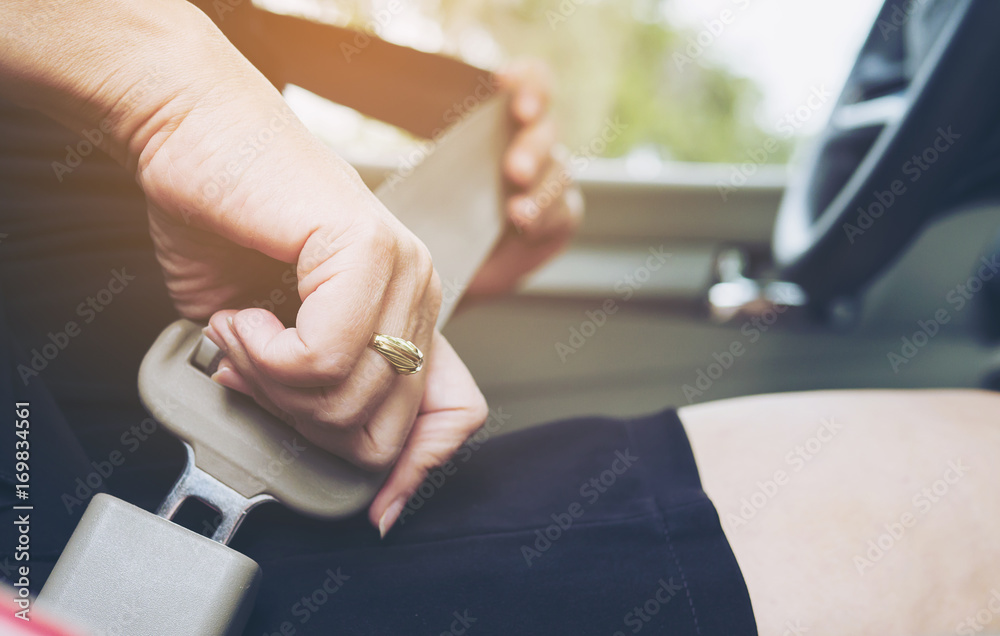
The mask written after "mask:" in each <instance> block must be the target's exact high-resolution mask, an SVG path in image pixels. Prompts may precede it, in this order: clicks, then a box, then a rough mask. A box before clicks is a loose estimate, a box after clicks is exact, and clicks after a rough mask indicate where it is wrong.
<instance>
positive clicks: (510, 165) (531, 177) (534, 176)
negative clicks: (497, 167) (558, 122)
mask: <svg viewBox="0 0 1000 636" xmlns="http://www.w3.org/2000/svg"><path fill="white" fill-rule="evenodd" d="M555 143H556V126H555V122H554V121H553V120H552V119H551V118H549V117H546V118H545V119H543V120H541V121H539V122H536V123H534V124H531V125H530V126H526V127H524V128H522V129H521V130H519V131H518V132H517V133H516V134H515V135H514V139H513V140H512V141H511V143H510V145H509V146H508V147H507V151H506V152H505V153H504V158H503V170H504V176H506V177H507V178H508V179H509V180H510V181H511V182H512V183H513V184H514V185H516V186H519V187H522V188H527V187H529V186H530V185H531V184H533V183H535V182H536V181H538V179H539V178H540V176H541V175H542V174H543V171H544V170H545V168H546V165H547V163H548V162H549V161H550V158H551V155H552V147H553V146H554V145H555Z"/></svg>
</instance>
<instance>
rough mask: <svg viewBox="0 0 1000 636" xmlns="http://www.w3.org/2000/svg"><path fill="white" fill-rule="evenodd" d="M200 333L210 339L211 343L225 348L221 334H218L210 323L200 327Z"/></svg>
mask: <svg viewBox="0 0 1000 636" xmlns="http://www.w3.org/2000/svg"><path fill="white" fill-rule="evenodd" d="M201 333H202V335H204V336H205V337H206V338H208V339H209V340H211V341H212V343H213V344H214V345H215V346H216V347H218V348H220V349H225V348H226V341H225V340H223V339H222V336H220V335H219V332H218V331H216V330H215V327H213V326H212V325H208V326H207V327H205V328H204V329H202V330H201Z"/></svg>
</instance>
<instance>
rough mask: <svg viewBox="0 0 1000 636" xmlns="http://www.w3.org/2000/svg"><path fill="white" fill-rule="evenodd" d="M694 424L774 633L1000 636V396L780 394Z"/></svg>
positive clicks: (707, 408)
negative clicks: (988, 635)
mask: <svg viewBox="0 0 1000 636" xmlns="http://www.w3.org/2000/svg"><path fill="white" fill-rule="evenodd" d="M680 417H681V420H682V421H683V422H684V426H685V429H686V430H687V433H688V436H689V438H690V440H691V445H692V447H693V449H694V454H695V458H696V459H697V462H698V468H699V470H700V472H701V479H702V482H703V485H704V489H705V492H706V493H708V495H709V497H711V498H712V501H713V502H714V503H715V506H716V508H717V509H718V512H719V516H720V518H721V521H722V526H723V528H724V530H725V533H726V536H727V537H728V538H729V542H730V544H731V545H732V548H733V552H734V553H735V555H736V559H737V561H739V564H740V567H741V569H742V570H743V574H744V576H745V578H746V583H747V588H748V589H749V592H750V598H751V601H752V602H753V606H754V612H755V614H756V617H757V623H758V628H759V630H760V634H761V636H782V635H786V634H787V635H793V634H797V633H798V634H809V635H810V636H819V635H821V634H831V635H837V636H842V635H844V634H852V635H853V634H880V635H891V634H901V635H902V634H907V635H916V636H919V635H924V634H926V635H936V634H956V633H957V634H978V633H981V632H982V631H984V630H985V632H987V633H989V632H1000V394H995V393H987V392H983V391H968V390H940V391H840V392H817V393H797V394H785V395H767V396H758V397H750V398H741V399H735V400H725V401H721V402H716V403H712V404H704V405H698V406H693V407H686V408H684V409H681V411H680ZM991 605H992V607H991ZM970 619H971V622H970ZM807 630H808V631H807Z"/></svg>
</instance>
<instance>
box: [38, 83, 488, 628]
mask: <svg viewBox="0 0 1000 636" xmlns="http://www.w3.org/2000/svg"><path fill="white" fill-rule="evenodd" d="M506 140H507V115H506V99H505V98H504V97H502V96H500V97H497V98H493V99H492V100H491V101H488V102H486V103H484V104H483V105H481V107H480V108H478V109H477V110H476V111H474V112H473V113H472V114H471V115H470V116H469V117H468V118H467V119H466V120H465V121H462V122H459V123H458V124H457V125H456V126H455V128H454V130H453V132H449V133H446V135H445V137H444V138H442V139H439V140H438V141H437V142H435V143H434V145H435V146H436V147H435V149H434V151H433V152H432V153H431V154H430V155H429V156H428V157H427V158H426V159H425V160H424V162H423V163H422V164H421V165H419V166H418V167H417V168H416V169H414V170H413V171H412V173H410V174H409V175H408V176H405V177H403V176H402V175H390V178H389V179H388V180H387V181H386V183H385V185H384V186H383V187H381V188H379V189H378V190H377V194H378V196H379V197H380V198H381V200H382V201H383V202H384V203H385V204H386V206H387V207H388V208H389V210H391V211H392V212H393V213H395V214H396V215H397V216H398V217H399V218H400V219H401V220H402V221H403V222H404V223H405V224H406V225H407V226H408V227H409V228H410V229H411V230H412V231H413V232H414V233H415V234H416V235H417V236H418V237H420V238H421V239H422V240H423V241H424V242H425V243H426V244H427V246H428V247H429V248H430V251H431V254H432V256H433V258H434V262H435V266H436V268H437V270H438V272H439V274H440V276H441V278H442V280H443V281H444V282H445V284H446V285H447V286H448V289H450V290H451V292H450V293H449V294H446V296H445V299H444V302H443V303H442V308H441V315H440V318H439V320H438V325H441V324H443V323H444V321H445V320H447V318H448V316H450V315H451V313H452V311H454V308H455V305H456V304H457V302H458V300H459V297H460V296H461V291H462V290H464V289H465V287H466V286H467V284H468V282H469V281H470V280H471V279H472V277H473V275H474V274H475V272H476V270H477V269H478V267H479V265H480V264H481V263H482V262H483V260H485V258H486V257H487V256H488V254H489V252H490V251H491V250H492V248H493V245H494V244H495V242H496V241H497V239H498V238H499V237H500V234H501V232H502V228H503V226H504V222H503V213H502V207H501V206H502V191H503V188H502V185H501V184H502V178H501V167H500V158H501V156H502V153H503V149H504V147H505V145H506ZM217 363H218V349H217V348H216V347H215V345H214V344H212V343H211V341H209V340H207V339H206V338H204V336H202V333H201V325H198V324H196V323H194V322H191V321H188V320H179V321H177V322H175V323H173V324H172V325H170V326H169V327H167V329H165V330H164V331H163V333H161V334H160V336H159V337H158V338H157V340H156V342H155V343H154V344H153V346H152V348H150V350H149V352H148V353H147V354H146V357H145V358H144V359H143V362H142V366H141V367H140V370H139V394H140V397H141V398H142V401H143V404H144V405H145V407H146V409H147V410H148V411H149V412H150V414H151V415H152V416H153V417H154V418H155V419H156V420H157V421H158V422H160V424H161V425H162V426H163V427H164V428H166V429H167V430H169V431H171V432H172V433H173V434H175V435H176V436H177V437H179V438H180V439H181V441H183V442H184V444H185V446H186V448H187V453H188V465H187V468H186V469H185V470H184V473H183V474H182V475H181V477H180V479H178V481H177V483H176V484H175V485H174V487H173V489H172V490H171V491H170V494H169V495H167V498H166V500H165V501H164V503H163V505H162V506H161V507H160V509H159V512H158V515H159V516H157V515H153V514H150V513H148V512H146V511H144V510H141V509H139V508H137V507H135V506H132V505H131V504H128V503H125V502H123V501H121V500H119V499H115V498H114V497H110V496H108V495H97V496H95V497H94V499H93V500H92V501H91V503H90V505H89V506H88V507H87V510H86V511H85V513H84V515H83V518H82V519H81V521H80V524H79V525H78V526H77V529H76V531H75V532H74V533H73V536H72V537H71V539H70V541H69V543H68V544H67V546H66V549H65V550H64V551H63V554H62V555H61V556H60V558H59V561H58V562H57V563H56V566H55V568H54V569H53V571H52V574H51V575H50V577H49V579H48V581H47V582H46V584H45V587H44V589H43V590H42V592H41V594H40V595H39V598H38V600H37V606H38V607H40V608H42V609H43V611H50V612H52V613H53V614H57V615H61V616H63V617H65V618H66V619H67V620H69V621H72V622H75V623H77V624H79V625H80V626H81V627H85V628H88V629H90V630H92V631H93V632H95V633H106V634H130V635H135V636H143V635H146V634H149V635H151V636H153V635H155V636H161V635H170V634H179V635H184V636H190V635H191V634H198V635H199V636H213V635H219V634H234V635H235V634H239V633H241V631H242V629H243V626H244V625H245V623H246V619H247V617H248V616H249V612H250V609H251V608H252V606H253V600H254V597H255V595H256V590H257V587H258V584H259V580H260V568H259V567H258V566H257V564H256V563H255V562H254V561H253V560H251V559H249V558H247V557H246V556H244V555H242V554H240V553H238V552H236V551H234V550H232V549H230V548H228V547H226V545H225V544H226V543H228V542H229V540H230V539H231V538H232V537H233V534H234V533H235V532H236V530H237V529H238V528H239V525H240V523H241V522H242V520H243V519H244V518H245V517H246V515H247V513H248V512H249V511H250V510H251V509H253V508H254V507H255V506H257V505H260V504H261V503H264V502H268V501H277V502H280V503H282V504H284V505H286V506H288V507H289V508H291V509H293V510H296V511H298V512H300V513H303V514H307V515H311V516H315V517H322V518H327V519H336V518H341V517H345V516H348V515H352V514H356V513H358V512H360V511H361V510H363V509H364V508H366V507H367V506H368V505H369V503H370V502H371V500H372V499H373V498H374V496H375V493H376V492H377V491H378V488H379V487H380V486H381V484H382V482H383V480H384V477H385V475H384V474H375V473H370V472H367V471H364V470H361V469H359V468H357V467H356V466H353V465H352V464H350V463H348V462H346V461H344V460H342V459H340V458H338V457H335V456H333V455H331V454H330V453H327V452H326V451H324V450H322V449H320V448H318V447H316V446H313V445H312V444H311V443H309V442H307V441H306V440H305V438H303V437H302V436H301V435H299V434H298V433H297V432H296V431H294V430H293V429H292V428H291V427H289V426H287V425H286V424H285V423H284V422H282V421H281V420H279V419H278V418H276V417H274V416H273V415H271V414H270V413H268V412H267V411H265V410H264V409H262V408H260V407H259V406H258V405H257V404H256V403H254V402H253V400H251V399H250V398H248V397H246V396H244V395H242V394H239V393H237V392H235V391H230V390H228V389H225V388H224V387H222V386H220V385H218V384H216V383H215V382H212V380H211V379H210V377H209V376H210V375H211V372H212V371H213V370H214V365H216V364H217ZM189 497H194V498H197V499H200V500H201V501H203V502H205V503H206V504H208V505H210V506H211V507H213V508H215V509H216V510H218V511H219V513H220V518H221V523H220V525H219V526H218V528H217V529H216V531H215V533H214V535H213V536H212V539H208V538H207V537H204V536H202V535H199V534H197V533H195V532H192V531H190V530H188V529H186V528H183V527H181V526H178V525H176V524H174V523H171V522H170V521H169V519H172V518H173V517H174V515H175V514H176V513H177V511H178V510H179V509H180V507H181V505H182V504H183V502H184V501H185V500H186V499H188V498H189Z"/></svg>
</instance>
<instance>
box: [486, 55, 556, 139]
mask: <svg viewBox="0 0 1000 636" xmlns="http://www.w3.org/2000/svg"><path fill="white" fill-rule="evenodd" d="M497 79H498V81H499V83H500V86H501V87H503V88H505V89H507V90H508V91H510V93H511V94H512V97H511V112H512V113H513V115H514V118H515V119H516V120H517V121H519V122H521V123H522V124H528V123H531V122H533V121H535V120H537V119H539V118H540V117H542V116H543V115H544V114H545V113H546V112H547V111H548V109H549V102H550V101H551V98H552V73H551V71H550V70H549V67H548V66H547V65H546V64H545V63H544V62H541V61H539V60H530V59H526V60H518V61H516V62H513V63H511V64H510V65H509V66H508V67H507V68H505V69H502V70H501V71H500V72H499V73H497Z"/></svg>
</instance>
